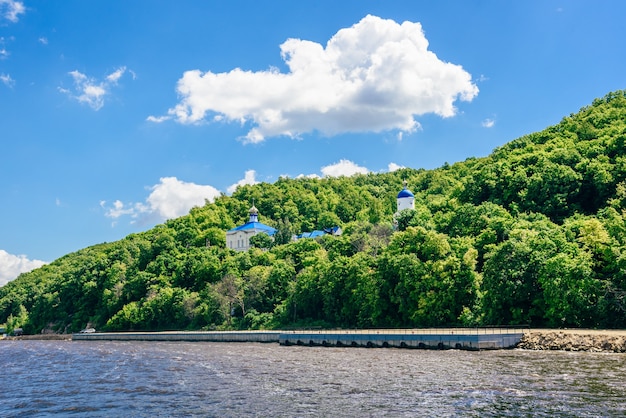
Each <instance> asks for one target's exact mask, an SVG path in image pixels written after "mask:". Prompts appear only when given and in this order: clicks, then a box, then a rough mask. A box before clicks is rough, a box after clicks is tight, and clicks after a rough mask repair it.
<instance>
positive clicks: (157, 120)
mask: <svg viewBox="0 0 626 418" xmlns="http://www.w3.org/2000/svg"><path fill="white" fill-rule="evenodd" d="M170 119H171V118H170V117H169V116H148V117H147V118H146V120H147V121H148V122H154V123H161V122H165V121H166V120H170Z"/></svg>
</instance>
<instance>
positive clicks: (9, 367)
mask: <svg viewBox="0 0 626 418" xmlns="http://www.w3.org/2000/svg"><path fill="white" fill-rule="evenodd" d="M0 365H1V367H2V372H3V376H2V377H1V378H0V400H1V401H0V416H8V417H18V416H19V417H23V416H67V415H70V416H134V417H161V416H208V417H210V416H220V417H241V416H259V417H265V416H283V417H292V416H296V417H308V416H311V417H328V416H347V417H351V416H396V417H398V416H406V417H409V416H416V415H423V416H437V417H441V416H481V417H483V416H502V415H506V416H546V417H548V416H549V417H553V416H589V417H595V416H625V415H626V384H625V382H626V355H624V354H605V353H572V352H539V351H524V350H502V351H481V352H469V351H457V350H447V351H429V350H402V349H365V348H324V347H297V346H292V347H283V346H280V345H278V344H248V343H204V342H203V343H185V342H172V343H168V342H77V341H75V342H70V341H2V342H0Z"/></svg>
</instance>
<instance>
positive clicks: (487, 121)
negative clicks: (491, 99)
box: [481, 118, 496, 128]
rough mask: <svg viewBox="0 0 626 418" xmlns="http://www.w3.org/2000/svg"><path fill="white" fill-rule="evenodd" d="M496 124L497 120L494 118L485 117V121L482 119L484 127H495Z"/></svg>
mask: <svg viewBox="0 0 626 418" xmlns="http://www.w3.org/2000/svg"><path fill="white" fill-rule="evenodd" d="M495 124H496V121H495V120H493V119H489V118H487V119H485V120H484V121H482V123H481V125H482V126H483V128H493V126H494V125H495Z"/></svg>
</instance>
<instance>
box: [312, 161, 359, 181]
mask: <svg viewBox="0 0 626 418" xmlns="http://www.w3.org/2000/svg"><path fill="white" fill-rule="evenodd" d="M368 172H369V170H368V169H367V168H365V167H361V166H359V165H356V164H355V163H353V162H352V161H350V160H340V161H339V162H338V163H335V164H331V165H327V166H325V167H322V175H323V176H324V177H340V176H346V177H349V176H353V175H355V174H367V173H368Z"/></svg>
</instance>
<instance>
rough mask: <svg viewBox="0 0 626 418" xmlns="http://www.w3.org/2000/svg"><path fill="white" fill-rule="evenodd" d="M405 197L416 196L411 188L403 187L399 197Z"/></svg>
mask: <svg viewBox="0 0 626 418" xmlns="http://www.w3.org/2000/svg"><path fill="white" fill-rule="evenodd" d="M403 197H415V196H414V195H413V193H411V191H410V190H409V189H402V190H400V193H398V199H400V198H403Z"/></svg>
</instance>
